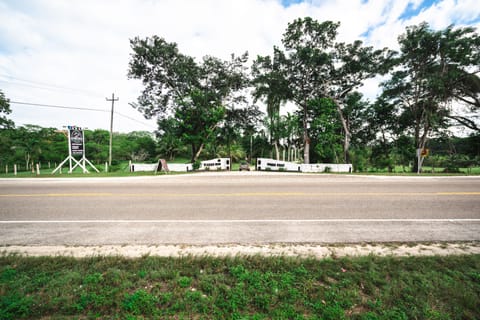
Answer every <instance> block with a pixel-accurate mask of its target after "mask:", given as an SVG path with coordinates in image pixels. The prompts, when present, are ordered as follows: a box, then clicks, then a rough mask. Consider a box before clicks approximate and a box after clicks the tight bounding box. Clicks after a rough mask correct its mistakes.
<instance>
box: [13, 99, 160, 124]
mask: <svg viewBox="0 0 480 320" xmlns="http://www.w3.org/2000/svg"><path fill="white" fill-rule="evenodd" d="M9 102H10V103H11V104H18V105H25V106H32V107H42V108H57V109H67V110H82V111H94V112H105V113H106V112H110V110H107V109H94V108H86V107H69V106H61V105H52V104H42V103H31V102H20V101H11V100H10V101H9ZM114 113H115V114H117V115H119V116H121V117H123V118H126V119H128V120H131V121H134V122H137V123H139V124H141V125H144V126H146V127H149V128H151V129H153V130H156V129H157V128H156V127H154V126H152V125H150V124H148V123H145V122H142V121H139V120H137V119H134V118H132V117H129V116H127V115H125V114H122V113H120V112H118V111H114Z"/></svg>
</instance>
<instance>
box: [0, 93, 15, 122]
mask: <svg viewBox="0 0 480 320" xmlns="http://www.w3.org/2000/svg"><path fill="white" fill-rule="evenodd" d="M11 112H12V110H11V109H10V101H9V100H8V99H7V98H5V95H4V94H3V92H2V90H0V129H8V128H12V127H14V123H13V121H12V120H9V119H7V117H6V116H2V113H3V114H6V115H7V114H10V113H11Z"/></svg>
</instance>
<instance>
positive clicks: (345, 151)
mask: <svg viewBox="0 0 480 320" xmlns="http://www.w3.org/2000/svg"><path fill="white" fill-rule="evenodd" d="M333 101H334V102H335V105H336V106H337V112H338V116H339V117H340V122H341V123H342V127H343V131H344V132H345V134H344V137H343V161H345V163H350V152H349V149H350V140H351V137H352V134H351V132H350V126H349V125H348V121H347V119H345V116H344V114H343V108H342V107H343V103H342V102H341V101H340V100H338V99H333Z"/></svg>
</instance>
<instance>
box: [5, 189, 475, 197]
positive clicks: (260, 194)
mask: <svg viewBox="0 0 480 320" xmlns="http://www.w3.org/2000/svg"><path fill="white" fill-rule="evenodd" d="M479 195H480V192H478V191H464V192H420V193H419V192H317V193H307V192H232V193H89V192H87V193H28V194H27V193H25V194H22V193H18V194H13V193H12V194H0V198H22V197H25V198H29V197H53V198H55V197H58V198H64V197H67V198H72V197H162V198H168V197H322V196H328V197H332V196H479Z"/></svg>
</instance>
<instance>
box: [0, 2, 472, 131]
mask: <svg viewBox="0 0 480 320" xmlns="http://www.w3.org/2000/svg"><path fill="white" fill-rule="evenodd" d="M409 5H410V7H413V8H414V9H415V8H419V7H420V5H421V1H420V0H411V1H396V0H370V1H364V0H338V1H334V0H318V1H316V0H312V1H305V2H302V3H299V4H293V5H290V6H288V7H287V8H285V7H283V6H282V5H281V2H280V0H158V1H153V0H102V1H98V0H69V1H64V0H28V1H27V0H17V1H13V0H12V1H10V0H0V21H1V23H0V88H1V89H2V90H3V91H4V92H5V94H6V95H7V97H8V98H10V99H11V100H12V101H24V102H33V103H42V104H52V105H65V106H73V107H90V108H92V107H93V108H99V109H109V108H110V103H109V102H107V101H106V100H105V98H106V97H110V96H111V93H112V92H115V94H116V96H119V97H120V100H119V101H118V103H116V110H117V111H118V112H120V113H122V114H124V115H127V116H129V117H132V118H134V119H135V120H137V121H141V122H146V123H148V125H142V124H140V123H138V122H135V121H132V120H130V119H126V118H124V117H121V116H118V115H117V116H115V123H114V128H115V129H116V130H119V131H131V130H152V129H153V128H155V122H154V121H153V120H152V121H147V120H144V119H143V116H142V115H141V114H139V113H138V112H136V111H135V110H133V109H132V108H131V107H130V106H129V105H128V103H129V102H134V101H135V100H136V98H137V96H138V95H139V93H140V90H141V85H140V84H139V82H138V81H135V80H128V79H127V69H128V62H129V55H130V51H131V49H130V44H129V39H132V38H133V37H135V36H140V37H146V36H151V35H159V36H161V37H164V38H165V39H166V40H167V41H170V42H176V43H178V45H179V48H180V50H181V51H182V52H184V53H186V54H189V55H192V56H195V57H196V58H198V59H200V58H201V57H202V56H204V55H214V56H218V57H220V58H224V59H227V58H228V57H229V55H230V54H231V53H235V54H241V53H243V52H244V51H246V50H248V51H249V53H250V56H251V57H253V58H254V57H255V56H256V55H257V54H262V55H266V54H270V53H271V52H272V47H273V45H281V38H282V35H283V33H284V31H285V29H286V27H287V24H288V22H291V21H293V20H294V19H296V18H298V17H304V16H311V17H313V18H315V19H317V20H319V21H322V20H333V21H340V22H341V28H340V29H339V39H340V40H341V41H353V40H355V39H363V40H364V41H365V42H366V43H367V44H369V45H374V46H376V47H384V46H388V47H391V48H396V47H397V36H398V35H399V34H401V33H403V31H404V30H405V27H406V26H407V25H411V24H415V23H418V22H421V21H427V22H429V23H431V25H432V27H434V28H437V27H439V28H440V27H445V26H447V25H449V24H451V23H453V22H457V21H459V23H461V24H469V23H470V24H471V23H472V21H474V20H475V19H476V20H477V21H476V22H475V23H477V24H478V20H479V19H478V17H479V16H480V12H479V6H478V5H477V4H476V0H463V1H453V0H443V1H437V2H436V3H435V5H433V6H431V7H430V8H427V9H424V10H423V11H422V12H420V13H419V14H418V16H416V17H410V18H406V19H405V18H403V20H402V19H401V17H402V14H403V13H404V11H405V9H406V8H407V7H408V6H409ZM18 79H22V80H28V81H29V82H22V81H20V80H18ZM21 83H23V85H21ZM66 88H71V89H73V90H71V89H66ZM364 90H365V93H366V94H367V95H368V96H369V97H371V96H374V94H375V82H369V83H367V84H366V86H365V88H364ZM12 109H13V111H14V112H13V114H12V118H13V120H14V121H15V122H16V123H17V124H18V125H22V124H25V123H33V124H38V125H42V126H54V127H61V126H62V125H67V124H76V125H80V126H85V127H89V128H103V129H108V128H109V114H108V113H97V112H83V111H73V110H62V109H47V108H35V107H26V106H19V105H14V104H12Z"/></svg>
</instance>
